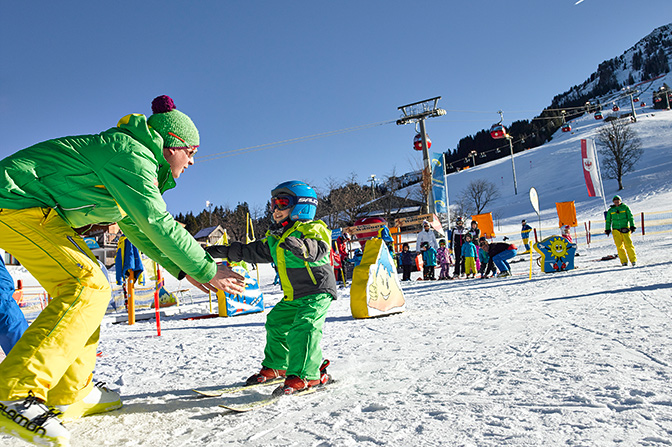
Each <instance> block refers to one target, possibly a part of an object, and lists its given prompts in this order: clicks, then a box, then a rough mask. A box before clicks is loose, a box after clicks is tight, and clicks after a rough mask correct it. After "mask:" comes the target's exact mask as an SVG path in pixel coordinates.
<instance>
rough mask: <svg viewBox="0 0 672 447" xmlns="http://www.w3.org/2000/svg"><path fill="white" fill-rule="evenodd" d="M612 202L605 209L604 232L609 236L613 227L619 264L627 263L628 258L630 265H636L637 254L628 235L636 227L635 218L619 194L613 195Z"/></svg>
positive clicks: (624, 264)
mask: <svg viewBox="0 0 672 447" xmlns="http://www.w3.org/2000/svg"><path fill="white" fill-rule="evenodd" d="M613 202H614V204H613V205H611V207H610V208H609V210H608V211H607V217H606V220H605V228H604V232H605V233H606V234H607V236H609V234H610V233H611V232H612V229H613V233H614V243H615V244H616V250H617V251H618V259H619V260H620V261H621V265H623V266H626V265H628V258H630V262H631V263H632V265H636V263H637V254H636V253H635V246H634V245H633V244H632V238H631V237H630V233H634V232H635V229H636V228H635V220H634V218H633V217H632V212H631V211H630V208H628V205H626V204H625V203H623V202H621V197H620V196H614V199H613Z"/></svg>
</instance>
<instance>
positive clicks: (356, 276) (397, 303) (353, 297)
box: [350, 238, 406, 318]
mask: <svg viewBox="0 0 672 447" xmlns="http://www.w3.org/2000/svg"><path fill="white" fill-rule="evenodd" d="M405 307H406V301H405V300H404V293H403V292H402V291H401V283H400V282H399V276H398V275H397V268H396V267H395V264H394V260H393V259H392V256H391V255H390V252H389V251H388V249H387V246H386V245H385V243H384V242H383V240H382V239H377V238H376V239H371V240H370V241H368V242H367V243H366V247H365V248H364V255H363V256H362V262H361V263H360V264H359V265H358V266H357V267H355V270H354V273H353V275H352V286H351V287H350V309H351V310H352V316H353V317H355V318H369V317H378V316H381V315H388V314H392V313H398V312H403V311H404V310H405Z"/></svg>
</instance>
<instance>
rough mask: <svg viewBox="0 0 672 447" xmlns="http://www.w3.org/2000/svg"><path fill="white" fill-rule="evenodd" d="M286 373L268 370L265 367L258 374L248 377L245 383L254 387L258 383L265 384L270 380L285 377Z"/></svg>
mask: <svg viewBox="0 0 672 447" xmlns="http://www.w3.org/2000/svg"><path fill="white" fill-rule="evenodd" d="M285 372H286V371H285V370H284V369H273V368H266V367H265V366H264V367H262V368H261V371H259V372H258V373H257V374H255V375H253V376H250V377H248V378H247V380H246V381H245V384H246V385H254V384H256V383H264V382H266V381H268V380H273V379H275V378H277V377H285Z"/></svg>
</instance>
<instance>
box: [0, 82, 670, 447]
mask: <svg viewBox="0 0 672 447" xmlns="http://www.w3.org/2000/svg"><path fill="white" fill-rule="evenodd" d="M668 83H669V82H668ZM638 113H640V111H638ZM647 115H648V116H647ZM590 120H592V117H586V118H583V119H580V120H577V122H576V123H573V126H574V127H575V133H574V134H570V135H562V134H556V138H554V140H553V141H552V142H550V143H549V144H547V145H545V146H543V147H540V148H537V149H533V150H530V151H526V152H524V153H521V154H517V156H516V163H517V167H518V166H520V168H519V177H518V181H519V194H518V195H517V196H514V195H513V188H512V184H511V181H510V180H509V176H510V175H511V171H510V166H511V165H510V160H508V159H503V160H500V161H499V162H494V163H490V164H488V165H485V166H483V167H477V168H475V169H469V170H467V171H465V172H461V173H459V174H456V175H451V176H449V183H450V185H449V186H450V188H451V191H454V190H458V189H459V188H458V185H460V184H463V185H466V183H468V180H469V179H470V178H475V177H472V176H477V175H479V172H480V175H481V176H486V177H488V178H491V179H500V178H502V180H501V181H502V188H501V190H502V193H503V194H502V197H501V198H500V199H499V200H498V207H499V209H498V210H493V211H499V212H500V214H501V219H500V222H499V224H500V228H499V229H498V231H501V232H510V233H515V232H517V231H518V229H519V225H520V224H519V223H520V218H521V216H522V217H523V218H527V219H528V220H529V221H530V223H535V219H534V218H533V211H532V208H531V206H530V204H529V200H528V196H527V191H528V190H529V188H530V187H532V186H534V187H536V188H537V190H538V191H539V196H540V201H541V206H542V218H543V219H544V223H545V224H546V225H548V226H549V227H553V226H557V219H556V218H555V217H554V216H555V208H554V202H556V201H566V200H574V201H576V206H577V213H578V215H579V220H580V221H581V222H582V221H585V220H589V219H592V220H593V221H594V222H597V221H599V220H600V216H601V213H602V210H603V209H602V208H603V207H602V201H601V199H589V198H588V197H587V194H586V191H585V186H584V184H583V177H582V173H581V170H580V169H581V164H580V156H579V152H578V148H579V145H578V140H579V139H580V138H586V137H587V136H588V137H589V136H590V135H591V134H592V133H594V131H595V128H596V126H597V125H599V123H594V122H593V121H590ZM637 126H638V127H637V128H638V130H639V131H640V135H641V136H642V140H643V143H644V148H645V151H646V153H645V156H644V157H643V159H642V161H641V162H640V164H638V166H637V171H636V172H635V173H633V174H629V175H628V176H626V179H625V185H626V190H624V191H622V192H621V195H622V196H623V197H624V201H625V203H628V204H629V205H630V206H631V207H632V208H633V210H634V211H635V212H640V211H662V210H669V209H671V208H672V206H671V205H670V203H671V200H670V199H672V156H670V141H672V139H671V138H670V137H671V135H672V133H671V131H670V129H671V128H672V112H669V111H655V112H654V111H648V112H647V113H641V114H640V120H639V122H638V124H637ZM523 167H525V168H523ZM505 176H506V177H505ZM456 179H458V180H459V182H457V183H456V181H457V180H456ZM465 182H466V183H465ZM614 185H615V182H614V181H608V182H606V186H605V188H606V189H607V195H608V197H610V196H611V195H613V193H615V192H616V191H615V186H614ZM509 190H510V192H509ZM534 217H535V218H536V216H534ZM549 235H550V234H549V233H548V232H546V230H545V233H544V236H549ZM516 239H517V238H516ZM634 241H635V247H636V250H637V254H638V257H639V260H638V266H637V267H636V268H632V267H625V268H624V267H621V266H620V264H619V262H618V260H610V261H600V258H602V257H604V256H606V255H611V254H614V253H615V249H614V246H613V243H612V242H611V239H607V238H606V237H600V238H595V240H594V242H593V243H592V244H591V246H590V247H588V246H586V245H585V244H584V243H583V242H584V241H583V240H579V243H580V244H581V245H580V246H579V252H580V254H581V255H580V256H578V257H577V258H576V260H575V264H576V267H577V268H576V269H575V270H572V271H569V272H563V273H553V274H544V273H541V272H539V269H538V268H536V267H535V270H534V275H533V276H532V279H531V280H530V279H529V278H528V271H529V258H522V257H519V258H517V259H520V260H521V262H516V263H513V264H512V268H513V273H514V276H513V277H511V278H504V279H488V280H479V279H473V280H457V281H441V282H438V281H437V282H423V281H417V282H416V281H414V282H411V283H405V284H404V292H405V294H406V300H407V311H406V312H405V313H403V314H397V315H393V316H388V317H384V318H377V319H368V320H354V319H353V318H352V316H351V313H350V307H349V291H348V289H341V290H340V292H341V293H340V296H339V299H338V300H337V301H335V302H334V303H333V305H332V307H331V309H330V313H329V316H328V318H327V323H326V326H325V333H324V340H323V346H324V354H325V356H326V357H327V358H329V359H330V360H331V361H332V366H331V367H330V369H329V371H330V373H331V374H332V375H333V376H334V377H335V378H336V379H338V383H336V384H334V386H333V387H331V388H330V389H329V390H326V391H325V392H322V393H316V394H314V395H308V396H304V397H288V398H284V399H282V400H281V401H280V402H278V403H277V404H276V405H273V406H269V407H266V408H263V409H259V410H257V411H253V412H250V413H246V414H235V413H230V412H228V411H227V410H224V409H222V408H219V407H218V406H217V405H218V404H219V403H223V402H228V403H240V402H244V401H247V400H250V399H254V398H257V397H259V396H260V395H261V394H265V393H270V391H271V390H272V388H266V389H264V388H262V389H257V390H255V391H249V392H247V393H242V394H240V395H232V396H227V397H222V398H198V397H195V395H194V393H193V392H192V391H191V389H192V388H218V387H220V386H221V385H225V384H232V383H236V382H239V381H240V380H242V379H244V378H245V377H247V376H249V375H250V374H252V373H254V372H256V370H257V369H258V368H259V365H260V361H261V359H262V351H263V346H264V337H265V332H264V321H265V317H266V315H265V313H264V314H254V315H247V316H239V317H234V318H213V319H203V320H185V319H184V318H186V317H190V316H196V315H202V314H206V313H209V312H210V309H209V306H208V302H207V301H208V299H207V296H205V295H203V294H200V293H194V296H193V300H192V301H193V302H189V301H190V300H186V301H187V303H186V304H185V305H183V306H180V307H179V308H176V309H168V310H166V311H164V317H163V320H162V332H163V333H162V336H161V337H157V336H156V327H155V324H154V320H153V319H150V320H144V321H139V322H138V323H137V324H136V325H134V326H128V325H126V324H113V323H112V319H110V318H109V317H108V318H106V320H105V322H104V324H103V330H102V335H101V344H100V349H101V351H102V353H103V356H102V357H101V358H100V359H99V361H98V365H97V367H96V371H95V379H96V380H100V381H105V382H107V384H108V385H109V386H110V387H111V388H114V389H117V390H119V391H120V392H121V394H122V396H123V401H124V407H123V408H122V409H120V410H117V411H114V412H111V413H109V414H106V415H99V416H92V417H88V418H85V419H82V420H80V421H76V422H73V423H70V424H68V427H69V428H70V430H71V431H72V434H73V445H74V446H202V445H203V446H205V445H207V446H238V445H245V446H314V447H318V446H319V447H327V446H383V445H390V446H439V445H445V446H453V445H456V446H462V445H464V446H501V445H506V446H554V445H581V446H589V445H590V446H611V445H628V446H629V445H669V444H672V389H671V387H670V382H671V380H672V343H670V333H671V332H672V299H671V297H672V293H671V292H672V290H671V288H672V268H671V267H672V265H671V263H672V262H671V260H672V257H671V256H670V252H672V232H670V231H667V232H664V233H660V234H652V235H646V236H642V235H641V234H640V233H639V232H638V233H635V236H634ZM11 270H12V273H13V274H14V275H15V277H16V278H17V279H18V278H22V279H24V281H25V282H26V285H31V278H30V276H29V275H28V274H27V273H26V272H25V271H22V270H21V268H14V267H12V268H11ZM414 275H416V276H417V275H418V274H417V273H415V274H414ZM414 277H415V276H414ZM272 278H273V272H272V270H271V269H270V268H269V267H268V266H262V268H261V285H262V290H263V292H264V296H265V300H266V306H267V307H271V306H273V305H274V303H276V302H277V301H278V300H279V299H280V298H281V296H282V295H281V292H280V289H279V288H278V287H277V286H272V285H270V284H271V282H272ZM33 284H34V280H33ZM184 284H185V283H182V284H181V285H180V284H178V283H177V281H176V280H174V279H172V278H169V279H168V281H167V288H168V289H169V290H177V289H179V288H181V287H182V286H184ZM143 315H144V313H143V312H140V318H142V317H143ZM147 316H149V315H147ZM0 443H1V444H2V445H5V446H8V447H14V446H19V445H24V444H23V443H22V442H20V441H18V440H15V439H11V438H7V437H4V436H0Z"/></svg>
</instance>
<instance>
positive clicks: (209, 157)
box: [194, 120, 396, 163]
mask: <svg viewBox="0 0 672 447" xmlns="http://www.w3.org/2000/svg"><path fill="white" fill-rule="evenodd" d="M395 122H396V120H390V121H379V122H377V123H370V124H363V125H361V126H354V127H348V128H345V129H339V130H332V131H329V132H322V133H317V134H313V135H306V136H303V137H297V138H290V139H287V140H280V141H275V142H272V143H264V144H258V145H256V146H248V147H243V148H240V149H233V150H230V151H224V152H217V153H214V154H208V155H204V156H202V157H198V158H197V159H196V160H194V163H200V162H204V161H212V160H217V159H220V158H225V157H231V156H233V155H240V154H243V153H249V152H257V151H260V150H263V149H271V148H274V147H280V146H287V145H289V144H294V143H300V142H302V141H311V140H316V139H318V138H325V137H329V136H333V135H340V134H344V133H348V132H355V131H357V130H364V129H368V128H371V127H376V126H382V125H385V124H391V123H395Z"/></svg>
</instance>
